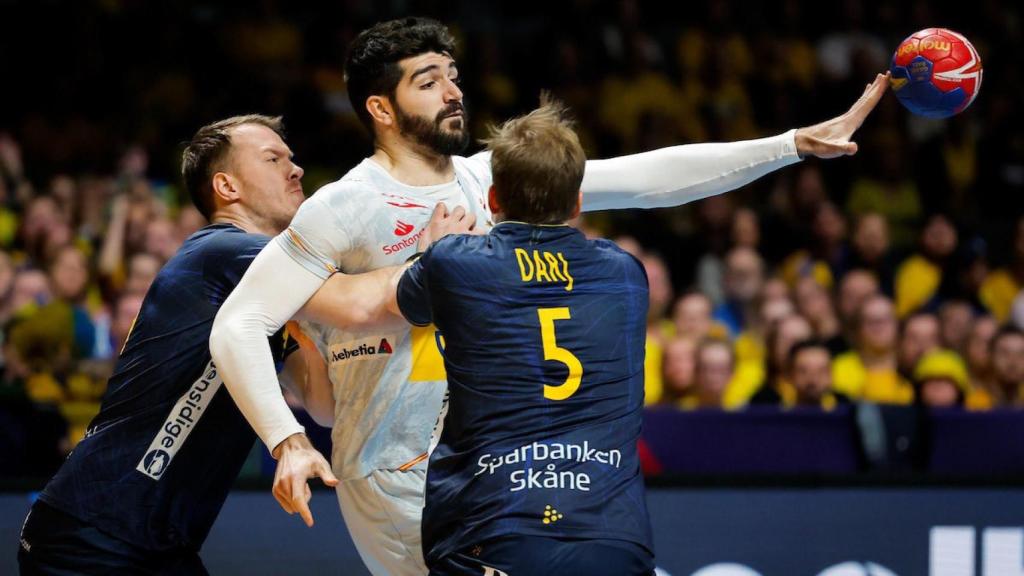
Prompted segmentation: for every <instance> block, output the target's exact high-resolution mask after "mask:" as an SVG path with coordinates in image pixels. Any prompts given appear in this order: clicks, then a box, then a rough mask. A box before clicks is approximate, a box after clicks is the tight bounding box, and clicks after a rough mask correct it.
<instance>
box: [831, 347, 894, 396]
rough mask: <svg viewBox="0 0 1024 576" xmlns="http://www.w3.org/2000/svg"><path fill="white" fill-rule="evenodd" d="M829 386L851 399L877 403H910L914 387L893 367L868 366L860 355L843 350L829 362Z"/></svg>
mask: <svg viewBox="0 0 1024 576" xmlns="http://www.w3.org/2000/svg"><path fill="white" fill-rule="evenodd" d="M832 388H833V389H834V390H835V391H836V392H840V393H842V394H845V395H846V396H848V397H850V399H852V400H866V401H868V402H876V403H879V404H910V403H912V402H913V401H914V388H913V386H912V385H911V384H910V382H907V381H906V380H904V379H903V377H902V376H900V375H899V374H898V373H897V372H896V370H868V369H867V367H865V366H864V363H863V362H862V361H861V359H860V356H859V355H858V354H857V353H856V352H853V351H850V352H844V353H843V354H840V355H839V356H836V359H835V360H834V361H833V362H832Z"/></svg>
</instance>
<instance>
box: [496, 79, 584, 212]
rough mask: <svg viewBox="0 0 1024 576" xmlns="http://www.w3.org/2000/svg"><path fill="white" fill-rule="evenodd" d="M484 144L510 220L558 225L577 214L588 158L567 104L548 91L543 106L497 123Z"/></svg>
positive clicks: (500, 196) (500, 197) (503, 210)
mask: <svg viewBox="0 0 1024 576" xmlns="http://www.w3.org/2000/svg"><path fill="white" fill-rule="evenodd" d="M484 143H485V144H486V145H487V148H488V149H489V150H490V151H491V172H492V174H493V175H494V188H495V193H496V195H497V197H498V198H497V199H498V203H499V204H500V205H501V211H502V214H503V215H504V216H505V218H506V219H509V220H519V221H521V222H528V223H532V224H552V223H562V222H565V221H566V220H568V219H569V218H571V217H572V215H573V213H574V212H575V211H576V201H577V198H578V196H579V192H580V184H581V183H582V182H583V167H584V165H585V164H586V161H587V157H586V154H584V152H583V147H582V146H581V145H580V140H579V137H578V136H576V132H575V131H574V130H573V122H572V120H571V119H569V117H568V115H567V110H566V108H565V106H564V105H563V104H561V103H560V102H558V101H556V100H553V99H551V98H550V97H549V96H548V95H547V94H542V95H541V104H540V107H539V108H537V109H536V110H534V111H533V112H530V113H529V114H526V115H524V116H520V117H518V118H513V119H511V120H508V121H507V122H505V123H504V124H502V125H501V126H500V127H492V128H491V129H490V138H488V139H486V140H484Z"/></svg>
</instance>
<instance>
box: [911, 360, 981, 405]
mask: <svg viewBox="0 0 1024 576" xmlns="http://www.w3.org/2000/svg"><path fill="white" fill-rule="evenodd" d="M968 386H969V384H968V382H967V367H966V366H965V365H964V361H963V360H962V359H961V358H960V355H959V354H957V353H956V352H953V351H951V350H942V349H936V350H932V351H930V352H928V353H926V354H925V355H924V356H922V357H921V360H920V361H919V362H918V363H917V366H916V367H915V368H914V394H915V397H916V398H917V401H918V402H920V403H921V404H923V405H924V406H927V407H929V408H953V407H957V406H963V405H964V400H965V398H966V396H967V392H968Z"/></svg>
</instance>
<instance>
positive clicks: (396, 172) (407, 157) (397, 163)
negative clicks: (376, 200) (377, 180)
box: [370, 139, 455, 186]
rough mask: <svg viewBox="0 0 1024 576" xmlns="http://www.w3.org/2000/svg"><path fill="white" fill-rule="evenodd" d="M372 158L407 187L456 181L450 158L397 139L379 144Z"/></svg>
mask: <svg viewBox="0 0 1024 576" xmlns="http://www.w3.org/2000/svg"><path fill="white" fill-rule="evenodd" d="M370 158H371V159H372V160H373V161H374V162H376V163H377V164H380V165H381V166H382V167H383V168H384V169H385V170H387V171H388V174H391V177H392V178H394V179H395V180H398V181H399V182H401V183H402V184H406V185H408V186H433V185H436V184H445V183H447V182H451V181H452V180H453V179H455V167H454V165H453V164H452V157H451V156H445V155H443V154H438V153H436V152H434V151H433V150H430V149H429V148H426V147H424V146H417V145H414V144H408V143H406V142H404V141H400V140H397V139H393V140H390V141H381V142H378V143H377V144H376V145H375V147H374V151H373V156H371V157H370Z"/></svg>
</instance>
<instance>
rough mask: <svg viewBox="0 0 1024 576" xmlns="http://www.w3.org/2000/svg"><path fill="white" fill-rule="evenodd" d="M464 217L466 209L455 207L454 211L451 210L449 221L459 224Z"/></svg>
mask: <svg viewBox="0 0 1024 576" xmlns="http://www.w3.org/2000/svg"><path fill="white" fill-rule="evenodd" d="M465 217H466V209H465V208H463V207H462V206H456V207H455V210H452V213H451V219H452V220H454V221H455V222H461V221H462V219H463V218H465Z"/></svg>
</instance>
